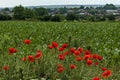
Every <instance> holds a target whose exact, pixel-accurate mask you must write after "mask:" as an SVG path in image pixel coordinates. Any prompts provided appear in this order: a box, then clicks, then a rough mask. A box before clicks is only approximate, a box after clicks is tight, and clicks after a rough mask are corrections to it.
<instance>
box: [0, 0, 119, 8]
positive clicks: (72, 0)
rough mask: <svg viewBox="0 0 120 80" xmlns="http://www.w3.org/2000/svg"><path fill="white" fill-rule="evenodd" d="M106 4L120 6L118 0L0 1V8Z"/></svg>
mask: <svg viewBox="0 0 120 80" xmlns="http://www.w3.org/2000/svg"><path fill="white" fill-rule="evenodd" d="M106 3H112V4H120V0H0V7H14V6H16V5H20V4H21V5H23V6H40V5H64V4H68V5H69V4H106Z"/></svg>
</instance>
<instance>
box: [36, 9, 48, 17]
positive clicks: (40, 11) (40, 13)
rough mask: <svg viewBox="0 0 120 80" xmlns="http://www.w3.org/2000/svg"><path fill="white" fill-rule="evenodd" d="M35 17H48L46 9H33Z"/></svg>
mask: <svg viewBox="0 0 120 80" xmlns="http://www.w3.org/2000/svg"><path fill="white" fill-rule="evenodd" d="M34 11H35V14H36V16H45V15H48V10H47V9H46V8H42V7H40V8H35V9H34Z"/></svg>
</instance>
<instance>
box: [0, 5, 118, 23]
mask: <svg viewBox="0 0 120 80" xmlns="http://www.w3.org/2000/svg"><path fill="white" fill-rule="evenodd" d="M79 9H80V10H84V11H86V12H87V13H89V15H80V14H78V12H77V11H78V10H79ZM111 9H112V10H116V9H117V7H115V6H114V5H113V4H106V5H105V6H103V7H96V8H93V7H86V8H85V7H84V6H80V8H69V9H68V8H66V7H64V8H59V9H57V8H55V9H54V10H51V9H46V8H43V7H39V8H34V9H31V8H26V7H23V6H22V5H19V6H16V7H14V8H13V9H12V11H10V10H9V8H5V9H3V10H2V12H8V13H4V14H0V20H40V21H57V22H60V21H65V20H67V21H73V20H78V21H82V20H87V21H105V20H115V18H116V17H117V16H118V15H112V14H109V15H108V14H107V15H106V13H105V10H111ZM70 10H72V12H68V11H70ZM9 12H10V13H13V14H11V15H10V13H9ZM53 12H54V13H53ZM50 13H51V14H50ZM100 14H102V15H100Z"/></svg>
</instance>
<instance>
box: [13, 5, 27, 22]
mask: <svg viewBox="0 0 120 80" xmlns="http://www.w3.org/2000/svg"><path fill="white" fill-rule="evenodd" d="M13 12H14V15H13V17H14V19H18V20H24V19H25V18H24V7H23V6H21V5H20V6H16V7H14V8H13Z"/></svg>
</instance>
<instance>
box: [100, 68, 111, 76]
mask: <svg viewBox="0 0 120 80" xmlns="http://www.w3.org/2000/svg"><path fill="white" fill-rule="evenodd" d="M111 74H112V72H111V71H110V70H105V71H104V72H103V73H102V74H101V76H102V77H103V78H108V77H109V76H110V75H111Z"/></svg>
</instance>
